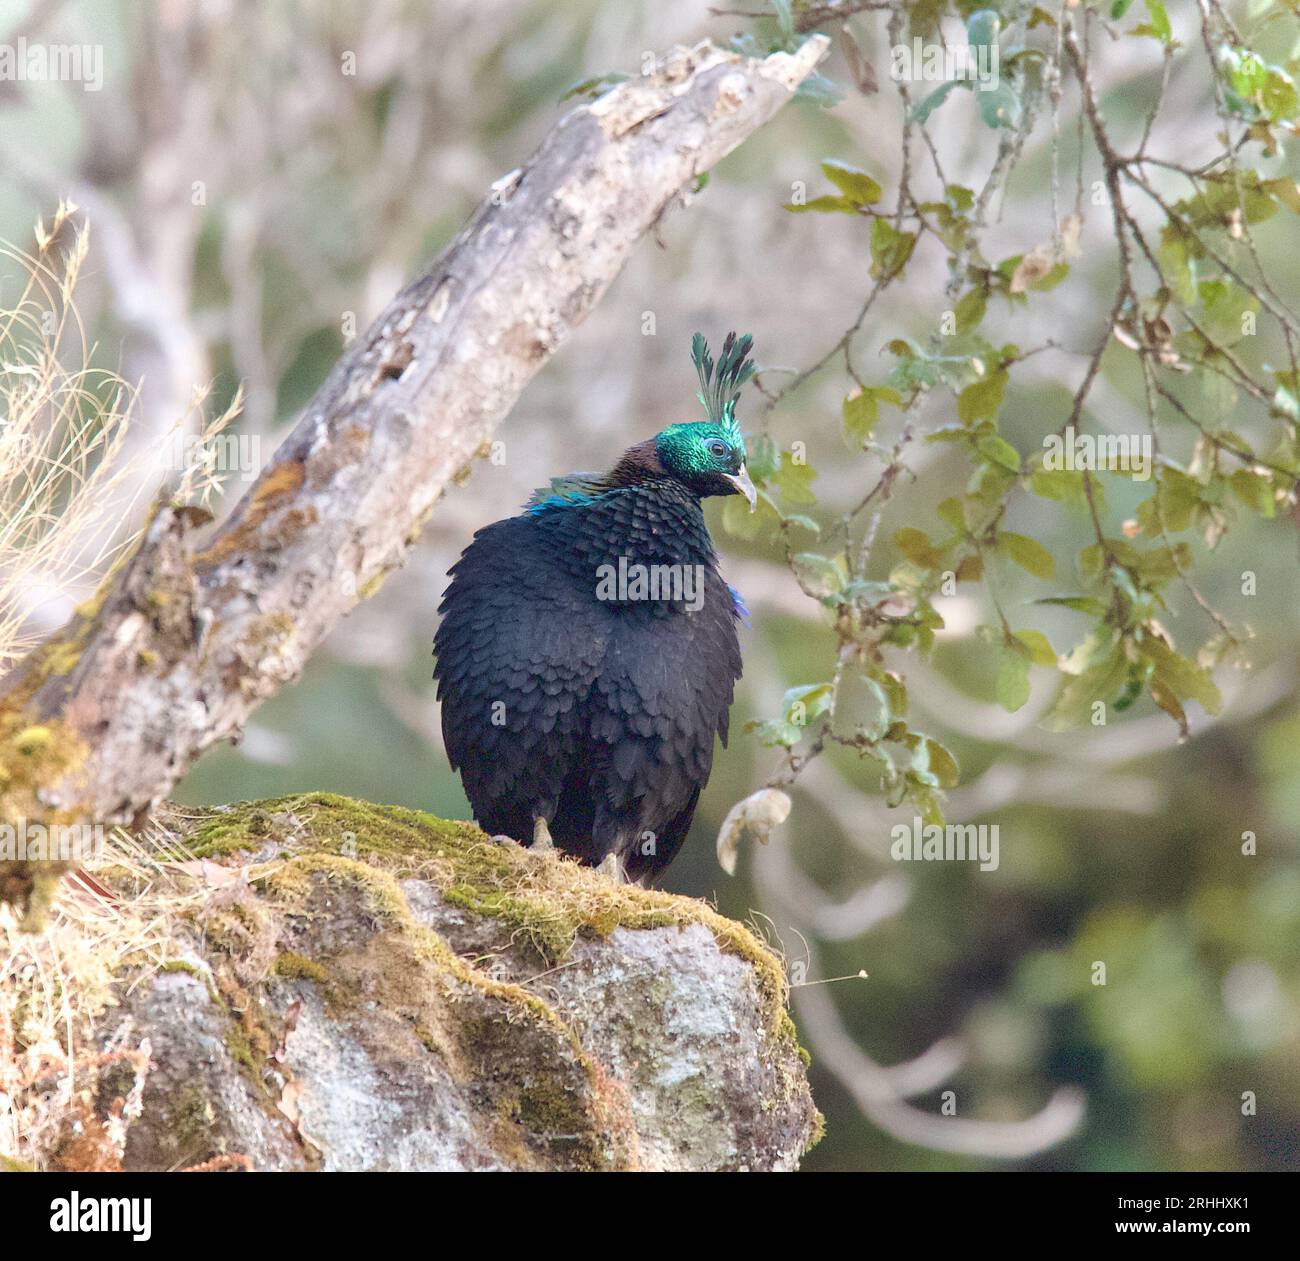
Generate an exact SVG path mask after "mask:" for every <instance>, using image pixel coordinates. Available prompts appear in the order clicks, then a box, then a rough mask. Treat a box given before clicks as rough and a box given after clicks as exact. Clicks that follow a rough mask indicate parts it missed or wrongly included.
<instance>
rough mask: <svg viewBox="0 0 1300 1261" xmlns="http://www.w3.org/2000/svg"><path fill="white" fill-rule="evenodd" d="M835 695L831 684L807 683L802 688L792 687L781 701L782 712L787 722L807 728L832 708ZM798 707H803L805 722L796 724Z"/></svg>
mask: <svg viewBox="0 0 1300 1261" xmlns="http://www.w3.org/2000/svg"><path fill="white" fill-rule="evenodd" d="M833 696H834V693H833V692H832V690H831V685H830V684H829V683H806V684H804V685H803V686H802V687H792V688H790V690H789V691H787V692H786V694H785V696H784V698H783V699H782V701H781V712H782V713H783V714H784V715H785V720H786V722H789V723H793V724H794V725H795V726H803V727H806V726H807V725H808V724H809V723H810V722H812V720H813V719H814V718H819V717H820V716H821V715H822V714H824V713H825V712H826V711H827V710H828V709H830V707H831V700H832V699H833ZM796 705H802V706H803V722H802V723H799V722H796V717H797V712H796V711H795V708H794V707H795V706H796Z"/></svg>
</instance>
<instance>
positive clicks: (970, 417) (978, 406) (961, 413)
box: [957, 368, 1020, 472]
mask: <svg viewBox="0 0 1300 1261" xmlns="http://www.w3.org/2000/svg"><path fill="white" fill-rule="evenodd" d="M1006 388H1007V370H1006V369H1005V368H997V369H995V370H994V371H993V372H990V373H987V374H986V375H985V376H982V377H980V378H979V379H978V380H977V381H972V382H971V384H970V385H968V386H967V387H966V388H965V389H964V390H962V392H961V393H960V394H959V395H957V415H958V417H960V419H961V421H962V423H963V424H967V425H970V424H973V423H974V422H975V421H977V420H992V419H993V417H994V416H996V415H997V414H998V408H999V407H1001V406H1002V396H1003V395H1004V394H1005V393H1006ZM1008 467H1011V466H1008ZM1014 467H1015V470H1016V472H1019V471H1020V458H1019V456H1017V457H1016V460H1015V464H1014Z"/></svg>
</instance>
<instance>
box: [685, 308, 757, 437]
mask: <svg viewBox="0 0 1300 1261" xmlns="http://www.w3.org/2000/svg"><path fill="white" fill-rule="evenodd" d="M753 344H754V339H753V338H752V337H751V336H750V335H749V334H748V333H746V334H745V335H744V336H743V337H737V336H736V334H735V333H728V334H727V337H726V340H725V341H724V342H723V343H722V354H721V355H719V356H718V362H717V364H716V365H715V364H714V362H713V357H712V356H711V355H710V354H709V343H708V342H706V341H705V340H704V334H703V333H696V334H695V336H694V337H693V338H692V339H691V358H692V359H693V360H694V361H695V371H696V372H698V373H699V376H700V390H699V394H698V395H697V397H698V398H699V400H700V402H701V403H702V404H703V405H704V411H705V413H706V414H707V415H708V418H709V419H710V420H711V421H713V422H714V423H715V424H718V425H721V426H722V427H723V429H724V430H731V429H735V430H736V434H737V436H739V433H740V430H739V426H738V425H737V424H736V400H737V399H739V398H740V387H741V386H742V385H744V384H745V382H746V381H748V380H749V378H750V377H752V376H753V375H754V363H753V360H751V359H750V358H749V350H750V347H751V346H753Z"/></svg>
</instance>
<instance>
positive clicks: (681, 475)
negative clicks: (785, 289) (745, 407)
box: [654, 333, 757, 510]
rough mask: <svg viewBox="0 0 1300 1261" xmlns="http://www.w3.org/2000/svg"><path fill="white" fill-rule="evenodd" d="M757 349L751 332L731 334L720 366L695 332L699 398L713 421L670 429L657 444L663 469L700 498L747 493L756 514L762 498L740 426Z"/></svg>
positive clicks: (692, 349) (660, 437)
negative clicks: (740, 406)
mask: <svg viewBox="0 0 1300 1261" xmlns="http://www.w3.org/2000/svg"><path fill="white" fill-rule="evenodd" d="M751 345H753V338H752V337H750V336H749V334H746V335H745V336H744V337H740V338H738V337H737V336H736V334H735V333H728V334H727V339H726V341H725V342H724V343H723V346H722V355H721V357H720V358H719V360H718V362H717V364H716V365H715V364H714V362H713V359H712V358H711V357H710V355H709V348H708V344H707V343H706V342H705V340H704V337H703V336H702V334H700V333H696V334H695V338H694V340H693V342H692V343H691V354H692V357H693V358H694V360H695V368H696V371H697V372H698V373H699V376H700V392H699V400H700V402H701V403H703V404H704V410H705V412H706V413H707V414H708V417H709V418H708V420H702V421H695V422H690V423H687V424H681V425H669V426H668V428H667V429H665V430H663V431H662V432H661V433H660V434H658V435H657V436H656V438H655V440H654V443H655V454H656V455H657V456H658V457H659V463H660V464H661V465H662V466H663V468H664V469H665V470H666V471H667V472H668V473H669V474H670V475H671V476H673V477H675V478H676V479H677V480H678V481H680V482H683V483H684V484H685V485H686V486H688V487H689V488H690V489H691V490H692V491H694V492H695V493H696V494H697V495H700V496H701V497H704V496H707V495H744V496H745V498H746V499H747V500H749V506H750V509H751V510H752V509H753V507H754V504H755V502H756V498H757V496H756V492H755V490H754V483H753V482H751V481H750V480H749V474H748V473H747V472H746V471H745V439H744V436H743V435H742V434H741V432H740V426H739V425H738V424H737V423H736V400H737V399H739V398H740V387H741V386H742V385H743V384H744V383H745V382H746V381H748V380H749V378H750V377H751V376H753V374H754V365H753V363H751V362H749V360H748V355H749V348H750V346H751Z"/></svg>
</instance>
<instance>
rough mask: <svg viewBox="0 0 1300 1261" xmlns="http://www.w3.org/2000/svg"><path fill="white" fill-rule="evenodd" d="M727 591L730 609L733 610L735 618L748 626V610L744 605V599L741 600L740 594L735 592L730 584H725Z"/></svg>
mask: <svg viewBox="0 0 1300 1261" xmlns="http://www.w3.org/2000/svg"><path fill="white" fill-rule="evenodd" d="M727 590H728V591H730V592H731V607H732V608H733V609H735V611H736V616H737V617H738V618H740V620H741V621H742V622H744V623H745V625H746V626H748V625H749V608H748V606H747V605H746V604H745V601H744V599H742V597H741V594H740V592H739V591H737V590H736V588H735V587H733V586H732V585H731V583H727Z"/></svg>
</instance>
